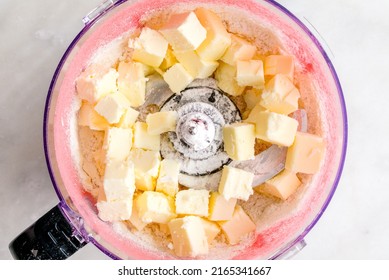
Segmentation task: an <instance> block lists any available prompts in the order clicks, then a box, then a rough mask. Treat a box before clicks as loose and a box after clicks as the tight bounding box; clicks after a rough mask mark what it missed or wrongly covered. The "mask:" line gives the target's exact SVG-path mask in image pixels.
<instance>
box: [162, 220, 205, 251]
mask: <svg viewBox="0 0 389 280" xmlns="http://www.w3.org/2000/svg"><path fill="white" fill-rule="evenodd" d="M168 225H169V229H170V233H171V236H172V241H173V246H174V252H175V253H176V255H177V256H179V257H193V258H194V257H197V256H200V255H205V254H207V253H208V239H207V235H206V233H205V230H204V226H203V223H202V220H201V218H200V217H196V216H186V217H183V218H177V219H173V220H171V221H170V222H169V224H168Z"/></svg>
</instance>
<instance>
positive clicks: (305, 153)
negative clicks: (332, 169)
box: [285, 132, 326, 174]
mask: <svg viewBox="0 0 389 280" xmlns="http://www.w3.org/2000/svg"><path fill="white" fill-rule="evenodd" d="M325 146H326V145H325V141H324V139H323V138H322V137H320V136H317V135H313V134H310V133H304V132H297V133H296V139H295V141H294V143H293V145H292V146H291V147H289V148H288V152H287V155H286V162H285V168H286V169H289V170H292V171H294V172H301V173H306V174H314V173H316V172H317V171H319V169H320V165H321V162H322V160H323V157H324V152H325Z"/></svg>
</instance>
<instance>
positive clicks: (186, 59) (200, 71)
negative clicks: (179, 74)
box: [174, 51, 219, 79]
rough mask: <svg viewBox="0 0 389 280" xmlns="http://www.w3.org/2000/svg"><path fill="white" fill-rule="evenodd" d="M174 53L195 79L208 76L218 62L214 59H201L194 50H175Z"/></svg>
mask: <svg viewBox="0 0 389 280" xmlns="http://www.w3.org/2000/svg"><path fill="white" fill-rule="evenodd" d="M174 55H175V56H176V58H177V60H178V61H179V62H180V63H181V65H182V66H184V68H185V69H186V71H188V73H189V74H190V75H191V76H192V77H194V78H195V79H205V78H208V77H209V76H211V75H212V74H213V72H215V70H216V68H217V67H218V66H219V63H217V62H216V61H205V60H202V59H201V58H200V57H199V55H198V54H197V53H196V52H195V51H175V52H174Z"/></svg>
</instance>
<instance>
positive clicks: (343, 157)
mask: <svg viewBox="0 0 389 280" xmlns="http://www.w3.org/2000/svg"><path fill="white" fill-rule="evenodd" d="M264 1H265V2H267V3H269V4H270V5H272V6H274V7H275V8H277V9H279V10H280V11H281V12H283V13H285V14H286V15H287V16H289V18H290V19H291V20H293V21H294V22H295V23H296V24H297V25H298V26H299V27H300V28H301V29H302V30H303V31H304V32H305V33H306V34H307V35H308V36H309V38H310V39H311V40H312V41H313V43H314V44H315V45H316V47H317V48H318V50H319V51H320V53H321V54H322V55H323V58H324V59H325V61H326V63H327V65H328V68H329V70H330V72H331V75H332V77H333V79H334V82H335V85H336V89H337V92H338V97H339V101H340V107H341V113H342V117H343V139H342V140H343V142H342V151H341V155H340V161H339V166H338V170H337V173H336V175H335V179H334V182H333V184H332V189H331V190H330V192H329V194H328V196H327V198H326V200H325V201H324V203H323V206H322V208H321V209H320V211H319V212H318V214H317V215H316V217H315V218H314V219H313V220H312V222H311V223H310V224H309V225H308V226H307V227H306V228H305V229H304V230H303V232H302V233H301V234H300V235H298V236H297V237H296V239H295V240H293V241H292V242H290V243H289V244H287V245H285V246H284V248H283V249H281V250H280V251H279V252H277V253H276V254H274V255H273V256H271V257H270V259H273V260H274V259H278V258H281V257H282V256H283V255H284V254H286V253H287V252H288V251H289V250H290V249H291V248H293V247H294V246H296V245H297V244H299V243H300V242H301V241H303V240H304V238H305V236H306V235H307V234H308V233H309V232H310V231H311V229H312V228H313V227H314V226H315V225H316V223H317V222H318V221H319V219H320V217H321V216H322V215H323V213H324V211H325V210H326V209H327V207H328V205H329V204H330V201H331V199H332V197H333V196H334V194H335V191H336V189H337V186H338V184H339V181H340V177H341V174H342V171H343V167H344V162H345V160H346V151H347V141H348V119H347V110H346V103H345V99H344V95H343V90H342V86H341V84H340V81H339V78H338V75H337V73H336V71H335V68H334V66H333V64H332V62H331V59H330V58H329V56H328V54H327V52H326V51H325V50H324V48H323V46H322V44H321V43H320V42H319V40H318V39H317V38H316V36H315V35H314V34H313V33H312V31H311V30H310V29H309V28H308V27H307V26H306V25H305V24H304V23H303V22H302V21H301V20H300V19H299V18H298V17H297V16H295V15H294V14H293V13H292V12H291V11H289V10H288V9H287V8H285V7H284V6H282V5H281V4H279V3H278V2H276V1H274V0H264Z"/></svg>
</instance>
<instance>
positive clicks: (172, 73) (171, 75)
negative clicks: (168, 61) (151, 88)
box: [162, 63, 194, 93]
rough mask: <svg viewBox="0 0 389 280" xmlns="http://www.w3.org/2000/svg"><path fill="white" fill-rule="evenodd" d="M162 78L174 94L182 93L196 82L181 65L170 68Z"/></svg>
mask: <svg viewBox="0 0 389 280" xmlns="http://www.w3.org/2000/svg"><path fill="white" fill-rule="evenodd" d="M162 77H163V79H164V80H165V82H166V83H167V84H168V85H169V88H170V89H171V91H172V92H174V93H180V92H181V91H182V90H183V89H185V88H186V87H187V86H188V85H189V84H190V83H191V82H192V81H193V80H194V78H193V76H192V75H190V74H189V73H188V71H186V70H185V68H184V66H182V64H180V63H176V64H174V65H173V66H172V67H170V68H169V69H168V70H167V71H166V72H165V73H164V74H163V75H162Z"/></svg>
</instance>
